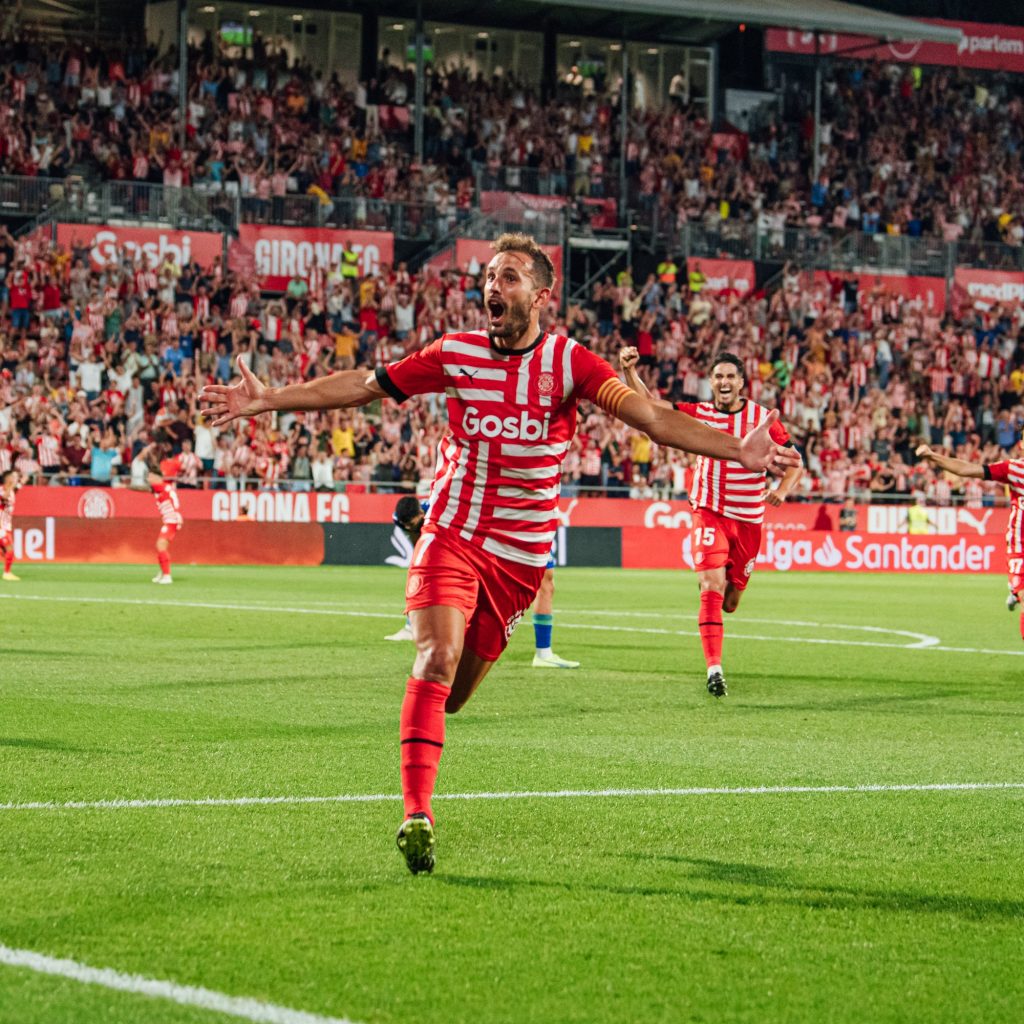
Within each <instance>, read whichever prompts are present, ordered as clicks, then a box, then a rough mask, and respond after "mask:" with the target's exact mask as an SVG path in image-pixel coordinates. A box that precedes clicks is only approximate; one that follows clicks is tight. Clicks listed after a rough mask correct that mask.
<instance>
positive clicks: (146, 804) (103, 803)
mask: <svg viewBox="0 0 1024 1024" xmlns="http://www.w3.org/2000/svg"><path fill="white" fill-rule="evenodd" d="M983 790H1024V782H908V783H867V784H864V785H859V786H686V787H661V788H650V789H535V790H513V791H509V792H504V793H502V792H481V793H435V794H434V799H435V800H568V799H593V800H600V799H607V798H611V797H615V798H622V797H665V796H668V797H673V796H674V797H685V796H785V795H787V794H796V795H799V794H810V793H836V794H842V793H961V792H979V791H983ZM401 799H402V797H401V794H399V793H346V794H340V795H337V796H237V797H198V798H196V799H188V798H185V797H164V798H155V799H151V800H129V799H124V800H68V801H65V802H64V803H60V802H57V801H45V800H39V801H27V802H24V803H6V804H0V811H119V810H144V809H146V808H154V807H155V808H160V807H267V806H275V805H281V804H290V805H295V804H379V803H396V802H398V801H400V800H401Z"/></svg>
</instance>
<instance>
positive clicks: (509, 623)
mask: <svg viewBox="0 0 1024 1024" xmlns="http://www.w3.org/2000/svg"><path fill="white" fill-rule="evenodd" d="M525 614H526V609H525V608H524V609H523V610H522V611H521V612H515V613H513V614H512V615H510V616H509V617H508V619H506V621H505V640H506V641H508V640H511V639H512V634H513V633H514V632H515V631H516V626H518V625H519V620H520V619H521V618H522V617H523V616H524V615H525Z"/></svg>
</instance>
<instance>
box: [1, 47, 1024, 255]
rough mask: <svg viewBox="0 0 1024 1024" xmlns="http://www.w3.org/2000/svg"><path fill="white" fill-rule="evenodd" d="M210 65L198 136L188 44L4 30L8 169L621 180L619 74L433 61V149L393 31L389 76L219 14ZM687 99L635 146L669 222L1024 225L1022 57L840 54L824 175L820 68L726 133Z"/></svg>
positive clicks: (288, 182)
mask: <svg viewBox="0 0 1024 1024" xmlns="http://www.w3.org/2000/svg"><path fill="white" fill-rule="evenodd" d="M189 69H190V77H189V82H188V87H187V93H188V131H187V137H186V140H185V142H184V145H179V141H178V139H177V135H176V131H177V123H178V118H177V109H176V108H177V96H178V81H177V76H178V68H177V63H176V60H175V58H174V54H173V50H170V51H168V50H167V49H161V48H160V47H159V46H157V45H141V44H140V45H137V46H134V47H126V48H125V49H124V50H123V51H117V50H112V49H108V48H104V49H90V48H89V47H87V46H80V45H69V46H66V47H65V48H63V49H57V48H55V47H54V46H53V45H52V44H43V43H33V42H31V41H29V40H28V39H25V38H14V39H11V40H8V41H7V42H3V43H0V173H3V174H16V175H30V176H36V175H40V176H55V177H62V176H65V175H67V174H68V173H69V172H70V171H72V170H77V171H79V172H81V173H83V174H85V175H87V176H100V177H104V178H108V179H113V180H123V181H134V182H141V183H154V184H164V185H169V186H178V185H181V186H193V187H196V188H200V189H204V190H206V191H214V192H217V191H221V190H224V191H227V192H229V193H233V194H237V195H239V196H241V197H242V199H243V200H244V203H245V208H246V216H247V217H249V218H250V219H255V220H267V219H269V220H273V219H275V218H277V219H279V214H280V210H281V203H282V201H283V200H284V199H286V198H287V197H288V196H289V195H296V194H304V195H313V196H316V197H317V198H318V199H320V200H321V201H322V202H323V203H324V204H325V205H332V206H333V201H334V200H336V199H337V198H341V199H346V198H349V199H354V198H360V199H365V200H367V201H383V200H385V199H386V200H388V201H391V202H397V201H404V202H410V203H413V204H416V203H424V204H430V205H431V206H432V207H437V208H439V209H440V211H441V213H442V215H444V214H450V215H456V214H457V213H461V214H465V213H466V212H468V210H469V209H470V207H471V205H472V202H473V194H474V189H475V186H476V183H477V177H476V175H477V173H479V174H480V175H481V177H480V178H479V181H480V183H481V184H483V185H485V186H486V185H487V184H488V183H492V184H493V183H495V182H498V181H499V180H500V181H501V182H502V183H503V184H505V185H508V186H510V187H514V188H515V187H524V188H526V189H527V190H528V191H529V190H530V189H531V187H532V188H533V190H535V191H550V192H552V193H553V194H557V195H566V196H570V195H576V196H585V197H601V196H604V195H605V194H609V193H610V192H613V191H616V190H617V188H618V174H617V173H613V172H614V171H615V168H614V167H613V164H614V163H615V161H616V160H617V159H618V155H619V152H620V149H621V145H620V141H619V138H618V123H619V118H618V96H617V95H616V92H617V90H618V89H619V88H621V82H620V81H619V80H617V79H616V78H615V77H614V76H611V75H609V76H606V79H603V80H601V81H599V82H597V83H596V85H594V83H593V82H592V81H591V80H588V85H585V86H582V87H579V88H571V89H570V88H568V87H566V86H564V84H563V87H562V89H561V90H560V91H559V92H558V94H557V95H555V96H554V97H552V98H551V99H550V100H548V101H547V102H541V101H540V100H539V99H538V97H537V95H536V90H533V89H530V88H527V87H526V86H524V85H523V84H522V83H520V82H518V81H517V80H516V78H515V77H514V76H513V75H511V74H504V75H500V76H495V77H493V78H491V79H490V80H487V79H485V78H484V77H483V76H482V75H472V74H471V73H470V72H469V71H468V70H467V69H466V68H465V67H447V68H446V67H437V68H434V67H432V66H430V65H428V67H427V83H426V97H427V103H426V107H425V134H424V138H425V152H424V161H423V164H422V165H421V164H418V163H416V162H415V160H414V159H413V158H412V156H411V155H410V143H411V139H410V131H409V107H408V103H409V100H410V98H411V96H412V93H413V77H412V72H411V71H410V70H409V69H408V68H407V67H406V66H404V65H402V64H399V63H397V62H396V61H394V60H392V59H391V57H390V55H389V54H388V53H387V51H385V52H384V53H383V54H382V59H381V60H380V62H379V64H378V73H377V76H376V77H375V78H372V79H370V80H369V81H366V82H361V83H359V84H358V85H357V86H356V87H354V88H350V87H347V86H346V85H345V84H344V83H343V82H342V81H341V80H340V79H339V77H338V76H337V74H331V75H329V76H328V75H324V74H323V73H321V72H320V71H317V70H314V69H313V67H312V66H310V65H309V64H308V63H304V62H302V61H300V60H294V61H290V60H289V57H288V53H287V51H286V49H285V48H284V47H283V46H282V45H274V44H273V43H270V42H267V41H266V40H264V39H263V38H262V37H261V36H260V34H259V33H258V32H257V33H255V34H254V37H253V45H252V47H251V48H250V49H248V50H247V51H246V52H245V54H244V55H243V54H242V52H241V50H239V49H237V48H231V47H228V46H227V45H226V44H222V43H219V42H218V41H217V40H215V38H214V37H213V36H212V35H211V34H209V33H207V34H206V36H205V38H204V39H203V40H202V42H201V44H200V45H198V46H194V47H192V48H191V50H190V63H189ZM590 86H593V87H590ZM597 86H600V87H601V88H600V91H599V90H598V88H597ZM672 99H673V102H671V103H670V104H669V105H667V106H665V107H647V108H646V109H641V108H638V109H636V110H635V111H634V113H633V116H632V117H631V120H630V129H629V135H628V137H627V140H626V148H625V156H626V165H627V166H626V179H627V187H628V189H629V196H628V197H627V202H628V204H629V205H630V207H631V208H637V209H639V210H641V211H646V212H651V211H652V210H654V209H655V208H656V209H657V210H658V212H659V214H660V216H661V217H662V218H663V221H664V222H669V223H671V222H675V223H677V224H682V223H688V222H699V223H702V224H703V225H705V226H706V227H708V228H709V229H711V230H713V231H715V232H720V233H721V234H722V237H723V240H728V236H729V233H730V231H732V230H735V229H736V228H737V227H738V226H740V225H742V224H744V223H755V224H756V225H757V226H758V227H759V229H760V230H761V231H762V232H763V233H765V235H766V236H767V237H768V238H769V239H772V238H776V239H779V238H781V237H783V232H784V230H785V229H786V228H788V227H800V228H809V229H815V230H817V229H821V230H830V231H833V232H845V231H849V230H857V231H863V232H865V233H869V234H872V233H878V232H882V233H889V234H905V235H910V236H917V235H934V236H939V237H941V238H943V239H945V240H947V241H956V240H961V239H963V240H970V241H1002V242H1004V243H1006V244H1008V245H1011V246H1014V247H1019V246H1020V245H1021V243H1022V242H1024V188H1022V185H1021V182H1022V181H1024V173H1022V172H1024V167H1022V144H1024V91H1022V88H1021V86H1020V84H1019V83H1017V82H1016V81H1015V79H1014V78H1013V77H1012V76H1000V75H982V74H981V73H975V74H973V75H972V74H969V73H967V72H964V71H962V70H958V69H949V68H924V69H923V68H920V67H911V66H900V65H881V64H866V63H857V62H836V63H835V64H834V65H833V66H832V67H831V68H830V69H829V70H828V72H827V74H826V78H825V83H824V95H823V107H822V125H821V133H820V153H821V173H820V174H819V175H818V177H817V179H816V180H812V179H813V178H814V175H813V173H812V172H811V170H810V168H811V167H813V158H812V146H813V140H814V125H813V116H812V110H813V101H812V98H811V96H810V94H809V93H808V91H807V89H806V88H802V87H801V86H800V85H798V84H794V85H793V86H792V87H791V88H789V89H787V90H786V91H785V92H784V93H783V94H782V96H781V101H782V102H781V104H780V109H779V110H778V111H776V112H774V113H773V114H772V115H771V116H768V117H759V118H757V119H756V123H754V124H751V125H749V126H746V127H747V128H748V131H747V132H746V133H745V134H740V133H729V132H724V133H723V132H721V131H719V132H717V133H716V132H715V131H713V129H712V126H711V125H710V124H709V123H708V122H707V120H706V119H705V118H704V117H703V115H702V114H701V113H700V112H699V110H698V109H697V108H696V107H695V106H693V105H690V104H687V103H685V102H683V100H684V99H685V97H678V96H677V97H673V98H672ZM531 183H533V184H532V185H531Z"/></svg>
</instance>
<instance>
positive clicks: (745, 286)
mask: <svg viewBox="0 0 1024 1024" xmlns="http://www.w3.org/2000/svg"><path fill="white" fill-rule="evenodd" d="M698 266H699V267H700V270H701V273H702V274H703V275H704V276H705V277H706V278H707V284H705V285H704V291H707V292H713V293H715V294H717V293H718V292H727V291H732V292H736V294H737V295H747V294H748V293H750V292H752V291H753V290H754V285H755V284H756V283H757V277H756V275H755V273H754V261H753V260H705V259H699V258H697V257H695V256H690V257H688V259H687V260H686V272H687V274H690V273H692V272H693V271H694V269H695V268H696V267H698Z"/></svg>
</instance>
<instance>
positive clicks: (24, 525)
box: [14, 495, 324, 565]
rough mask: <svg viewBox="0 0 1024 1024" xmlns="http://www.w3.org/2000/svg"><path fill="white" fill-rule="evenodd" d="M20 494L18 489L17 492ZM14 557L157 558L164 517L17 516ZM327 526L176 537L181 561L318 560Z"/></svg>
mask: <svg viewBox="0 0 1024 1024" xmlns="http://www.w3.org/2000/svg"><path fill="white" fill-rule="evenodd" d="M19 498H20V495H19ZM16 523H17V525H16V527H15V530H14V559H15V562H104V563H107V562H121V563H123V562H127V563H129V564H132V565H140V564H149V563H153V565H155V564H156V539H157V536H158V535H159V532H160V522H159V519H158V518H157V517H155V516H154V517H153V519H152V521H151V522H144V521H143V520H141V519H127V520H122V521H119V522H109V521H107V522H104V521H102V520H92V521H87V520H82V519H63V518H59V517H58V518H55V517H53V516H46V517H44V518H34V517H32V518H29V517H20V516H19V517H18V519H17V520H16ZM323 559H324V534H323V529H322V528H321V527H319V526H317V525H315V524H311V525H285V524H279V523H275V524H266V523H231V524H224V525H221V526H218V527H217V528H216V529H189V527H188V523H186V524H185V526H184V527H182V529H181V531H180V532H179V533H178V535H177V536H176V537H175V538H174V543H173V545H172V546H171V560H172V562H173V563H174V564H177V565H182V564H184V565H320V564H322V563H323Z"/></svg>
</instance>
